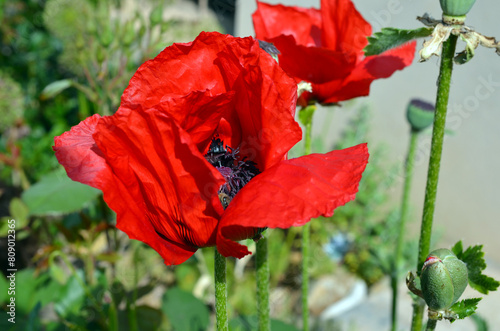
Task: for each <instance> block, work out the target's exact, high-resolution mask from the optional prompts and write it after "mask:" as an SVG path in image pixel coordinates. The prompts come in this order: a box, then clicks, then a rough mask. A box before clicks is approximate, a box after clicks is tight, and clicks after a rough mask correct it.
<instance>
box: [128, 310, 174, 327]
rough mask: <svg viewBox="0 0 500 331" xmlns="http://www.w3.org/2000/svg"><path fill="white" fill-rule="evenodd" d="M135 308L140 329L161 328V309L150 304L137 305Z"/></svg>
mask: <svg viewBox="0 0 500 331" xmlns="http://www.w3.org/2000/svg"><path fill="white" fill-rule="evenodd" d="M135 310H136V314H137V323H138V324H139V325H138V327H139V330H160V325H161V322H162V317H163V314H162V313H161V311H160V310H158V309H155V308H152V307H149V306H137V307H136V308H135ZM179 330H180V329H179Z"/></svg>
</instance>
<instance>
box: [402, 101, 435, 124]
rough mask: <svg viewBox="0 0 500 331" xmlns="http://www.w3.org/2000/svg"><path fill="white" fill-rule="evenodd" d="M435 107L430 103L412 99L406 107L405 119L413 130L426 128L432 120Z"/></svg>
mask: <svg viewBox="0 0 500 331" xmlns="http://www.w3.org/2000/svg"><path fill="white" fill-rule="evenodd" d="M434 113H435V108H434V105H433V104H432V103H429V102H426V101H423V100H419V99H412V100H411V101H410V103H409V104H408V107H407V108H406V119H407V120H408V123H410V126H411V129H412V130H413V131H416V132H419V131H422V130H424V129H427V128H428V127H429V126H431V125H432V123H433V122H434Z"/></svg>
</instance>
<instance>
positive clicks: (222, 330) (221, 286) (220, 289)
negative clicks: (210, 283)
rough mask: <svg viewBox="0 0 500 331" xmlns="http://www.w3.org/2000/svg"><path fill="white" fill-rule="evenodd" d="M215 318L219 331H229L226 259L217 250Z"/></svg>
mask: <svg viewBox="0 0 500 331" xmlns="http://www.w3.org/2000/svg"><path fill="white" fill-rule="evenodd" d="M214 266H215V267H214V269H215V270H214V273H215V317H216V320H217V330H218V331H227V330H228V329H229V326H228V321H227V308H226V305H227V287H226V258H225V257H224V256H222V255H220V253H219V252H218V251H217V248H215V264H214Z"/></svg>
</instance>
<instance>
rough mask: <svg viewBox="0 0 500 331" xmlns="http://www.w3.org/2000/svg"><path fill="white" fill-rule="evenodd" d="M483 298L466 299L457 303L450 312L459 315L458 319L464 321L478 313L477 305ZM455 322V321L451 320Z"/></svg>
mask: <svg viewBox="0 0 500 331" xmlns="http://www.w3.org/2000/svg"><path fill="white" fill-rule="evenodd" d="M479 301H481V298H473V299H465V300H462V301H459V302H457V303H455V304H454V305H453V306H451V308H450V310H451V311H452V312H453V313H455V314H456V315H457V318H458V319H464V318H466V317H468V316H470V315H472V314H474V313H475V312H476V309H477V303H478V302H479ZM451 321H452V322H453V320H451Z"/></svg>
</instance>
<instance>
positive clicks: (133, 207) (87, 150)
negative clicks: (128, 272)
mask: <svg viewBox="0 0 500 331" xmlns="http://www.w3.org/2000/svg"><path fill="white" fill-rule="evenodd" d="M101 119H102V118H101V117H100V116H99V115H94V116H92V117H89V118H87V119H86V120H85V121H83V122H81V123H80V124H79V125H78V126H75V127H73V128H72V129H71V131H68V132H65V133H64V134H62V135H61V136H59V137H55V146H54V147H53V149H54V151H55V154H56V157H57V159H58V161H59V163H61V164H62V165H63V166H64V167H65V169H66V172H67V173H68V176H69V177H70V178H71V179H73V180H75V181H78V182H81V183H83V184H87V185H90V186H92V187H95V188H98V189H100V190H102V191H103V194H104V200H105V201H106V203H107V204H108V205H109V207H110V208H111V209H113V210H114V211H115V212H116V213H117V217H118V222H119V225H118V226H119V227H120V228H121V229H122V230H123V231H125V232H126V233H128V234H129V236H130V238H131V239H137V240H141V241H143V242H145V243H146V244H148V245H149V246H151V247H152V248H153V249H154V250H156V251H157V252H158V253H159V254H160V255H161V256H162V257H163V259H164V260H165V264H167V265H174V264H180V263H182V262H184V261H185V260H187V259H188V258H189V257H190V256H191V255H193V253H194V252H195V251H196V249H195V248H193V247H186V246H183V245H179V244H176V243H173V242H169V241H166V240H164V239H162V238H161V237H160V235H159V234H158V233H157V232H156V231H155V229H154V228H153V226H152V224H151V223H149V222H148V221H145V211H144V208H143V205H142V204H141V203H140V200H141V198H139V199H138V198H137V197H136V196H133V195H132V194H131V193H132V192H130V191H129V190H128V188H127V187H126V186H125V185H124V184H123V182H122V181H121V180H120V179H119V178H118V177H117V176H115V174H114V173H113V171H112V169H111V168H110V167H109V165H108V164H107V163H106V160H105V159H104V155H103V153H102V151H101V150H100V149H99V148H98V147H97V145H96V143H95V141H94V138H93V137H92V135H93V134H94V132H95V130H96V126H97V124H98V122H99V121H100V120H101Z"/></svg>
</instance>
